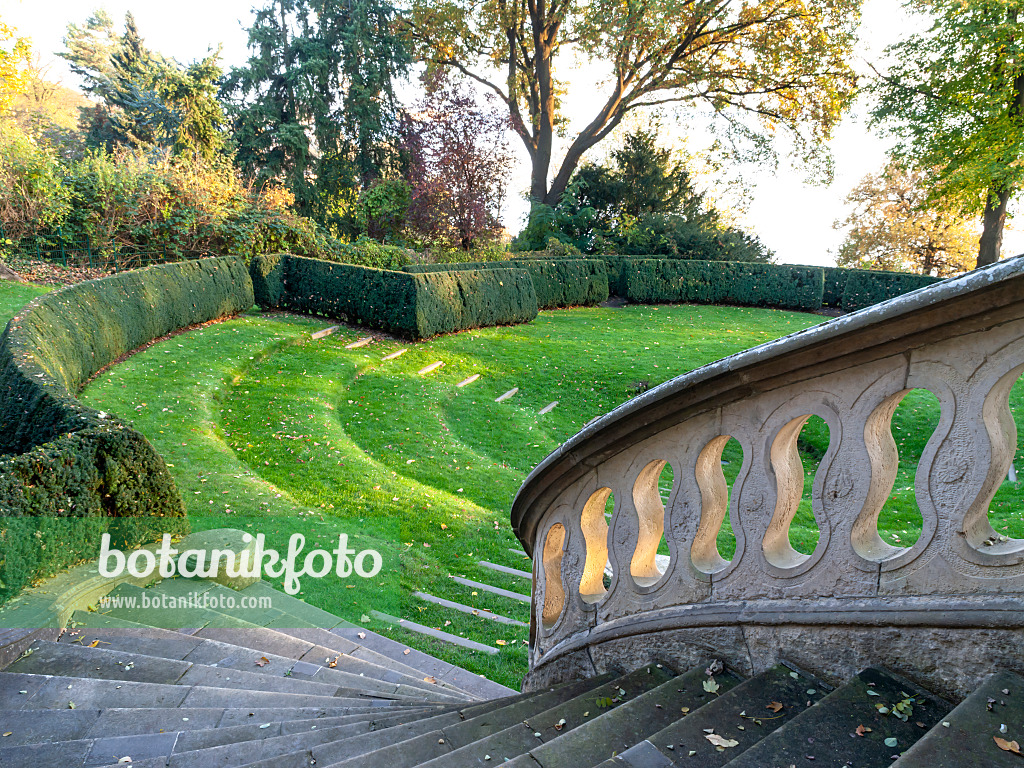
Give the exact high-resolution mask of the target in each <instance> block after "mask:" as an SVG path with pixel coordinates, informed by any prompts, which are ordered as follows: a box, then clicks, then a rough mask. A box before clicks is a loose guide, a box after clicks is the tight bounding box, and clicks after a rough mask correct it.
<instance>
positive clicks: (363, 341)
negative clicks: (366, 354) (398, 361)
mask: <svg viewBox="0 0 1024 768" xmlns="http://www.w3.org/2000/svg"><path fill="white" fill-rule="evenodd" d="M371 341H373V337H372V336H364V337H363V338H361V339H359V340H358V341H353V342H352V343H351V344H346V345H345V349H358V348H359V347H365V346H366V345H367V344H369V343H370V342H371Z"/></svg>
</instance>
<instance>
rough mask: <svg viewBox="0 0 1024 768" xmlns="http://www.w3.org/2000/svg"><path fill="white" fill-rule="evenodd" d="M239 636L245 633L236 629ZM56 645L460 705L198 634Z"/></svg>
mask: <svg viewBox="0 0 1024 768" xmlns="http://www.w3.org/2000/svg"><path fill="white" fill-rule="evenodd" d="M236 632H239V631H236ZM240 632H243V633H244V632H246V630H240ZM61 642H62V644H64V645H70V646H72V647H78V648H89V647H91V646H92V644H93V643H98V644H99V646H98V647H99V648H101V649H103V650H108V651H121V652H128V651H131V650H132V649H134V651H135V652H136V653H140V654H144V655H146V656H151V657H160V658H164V659H178V660H181V661H185V662H189V663H192V664H203V665H207V666H212V667H216V668H217V669H235V670H239V671H244V672H246V673H252V674H258V675H264V676H268V677H273V678H278V679H279V678H282V677H285V678H287V679H289V680H294V681H303V680H305V681H309V682H315V683H323V684H328V685H335V686H338V687H340V688H345V689H349V690H351V691H353V692H356V693H357V694H358V695H376V696H380V697H382V698H403V699H426V698H428V697H433V698H435V699H438V700H450V701H456V700H460V699H459V698H458V697H455V696H453V695H451V694H449V693H445V692H444V691H442V690H441V689H438V688H437V687H436V686H434V690H432V691H427V690H425V689H423V688H420V687H413V686H408V685H402V684H396V683H390V682H385V681H382V680H378V679H375V678H368V677H363V676H360V675H359V674H354V673H352V672H346V671H343V670H338V669H337V668H332V667H330V666H329V664H330V663H331V661H333V658H332V657H331V656H329V655H324V654H323V653H321V654H318V656H317V659H318V661H319V663H311V662H307V661H299V660H296V659H291V658H288V657H286V656H280V655H277V654H272V653H267V652H264V651H261V650H252V649H250V648H244V647H241V646H237V645H231V644H228V643H223V642H219V641H216V640H210V639H206V638H204V637H201V636H198V635H183V634H182V633H180V632H170V631H168V630H160V629H149V630H145V631H142V632H140V631H138V630H128V629H120V628H112V629H97V630H90V629H77V630H71V631H69V632H66V633H65V634H64V635H63V637H62V638H61ZM328 659H331V661H328ZM335 663H336V662H335ZM12 671H18V670H12ZM22 671H28V670H22ZM83 676H84V675H83ZM151 682H157V681H151Z"/></svg>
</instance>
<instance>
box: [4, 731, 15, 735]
mask: <svg viewBox="0 0 1024 768" xmlns="http://www.w3.org/2000/svg"><path fill="white" fill-rule="evenodd" d="M13 735H14V731H8V732H7V733H5V734H4V736H13Z"/></svg>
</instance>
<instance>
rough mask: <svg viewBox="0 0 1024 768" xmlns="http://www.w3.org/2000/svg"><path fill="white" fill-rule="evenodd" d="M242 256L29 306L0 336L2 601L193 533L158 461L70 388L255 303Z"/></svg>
mask: <svg viewBox="0 0 1024 768" xmlns="http://www.w3.org/2000/svg"><path fill="white" fill-rule="evenodd" d="M252 304H253V293H252V282H251V280H250V278H249V275H248V272H247V270H246V268H245V264H244V262H243V261H242V260H241V259H237V258H220V259H202V260H199V261H189V262H183V263H177V264H163V265H159V266H154V267H149V268H147V269H141V270H136V271H133V272H126V273H123V274H120V275H116V276H113V277H107V278H103V279H101V280H93V281H90V282H86V283H80V284H78V285H75V286H72V287H70V288H65V289H64V290H61V291H57V292H55V293H51V294H48V295H45V296H41V297H40V298H38V299H36V300H34V301H32V302H31V303H29V304H28V305H27V306H26V307H25V308H24V309H22V310H21V311H20V312H19V313H18V314H17V315H16V316H15V317H14V318H12V319H11V321H10V322H9V323H8V325H7V328H6V330H5V331H4V333H3V336H2V337H0V602H2V601H3V600H6V599H8V598H9V597H11V596H12V595H14V594H16V593H17V592H18V591H20V590H21V589H22V588H23V587H24V586H25V585H26V584H28V583H29V582H30V581H31V580H33V579H35V578H38V577H40V576H43V575H48V574H50V573H53V572H55V571H57V570H59V569H61V568H64V567H67V566H69V565H72V564H74V563H76V562H81V561H82V560H83V559H87V558H89V557H94V556H95V555H96V554H97V553H98V551H99V534H101V533H103V532H110V533H111V537H112V539H113V540H114V541H115V542H117V543H118V545H119V546H122V547H131V546H136V545H138V544H141V543H143V542H145V541H147V540H151V539H152V538H153V537H154V536H155V535H156V534H157V533H179V532H184V531H185V530H187V522H186V521H185V519H184V514H185V510H184V505H183V504H182V501H181V497H180V496H179V495H178V492H177V489H176V488H175V486H174V481H173V479H172V478H171V475H170V473H169V472H168V471H167V466H166V465H165V464H164V461H163V459H162V458H161V457H160V455H159V454H158V453H157V452H156V450H155V449H154V448H153V446H152V445H150V444H149V442H148V441H147V440H146V438H145V437H143V436H142V435H141V434H139V433H138V432H136V431H135V430H133V429H132V428H131V427H129V426H127V425H125V424H124V423H123V422H121V421H120V420H119V419H117V418H116V417H113V416H111V415H109V414H106V413H102V412H99V411H96V410H94V409H92V408H89V407H87V406H85V405H83V404H82V403H80V402H79V401H78V400H77V399H76V398H75V394H76V393H77V392H78V390H79V389H80V388H81V387H82V386H83V385H84V384H85V382H86V381H88V379H89V377H90V376H92V375H93V374H95V373H96V372H97V371H99V370H100V369H101V368H103V367H104V366H106V365H108V364H110V363H112V362H113V361H115V360H117V359H118V358H119V357H120V356H122V355H124V354H125V353H127V352H130V351H131V350H133V349H136V348H138V347H140V346H142V345H143V344H145V343H147V342H149V341H151V340H153V339H155V338H158V337H160V336H163V335H166V334H168V333H170V332H172V331H175V330H177V329H179V328H183V327H186V326H188V325H192V324H194V323H201V322H206V321H208V320H213V319H216V318H218V317H223V316H225V315H230V314H234V313H237V312H240V311H242V310H246V309H248V308H250V307H251V306H252Z"/></svg>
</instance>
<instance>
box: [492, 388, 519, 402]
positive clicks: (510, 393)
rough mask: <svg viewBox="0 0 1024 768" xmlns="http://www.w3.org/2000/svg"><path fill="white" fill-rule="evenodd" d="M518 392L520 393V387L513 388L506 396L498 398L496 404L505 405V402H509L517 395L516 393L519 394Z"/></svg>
mask: <svg viewBox="0 0 1024 768" xmlns="http://www.w3.org/2000/svg"><path fill="white" fill-rule="evenodd" d="M518 391H519V387H512V389H510V390H509V391H508V392H506V393H505V394H504V395H502V396H501V397H498V398H496V399H495V400H494V402H496V403H503V402H505V401H506V400H508V399H509V398H510V397H512V396H513V395H515V393H516V392H518Z"/></svg>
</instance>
